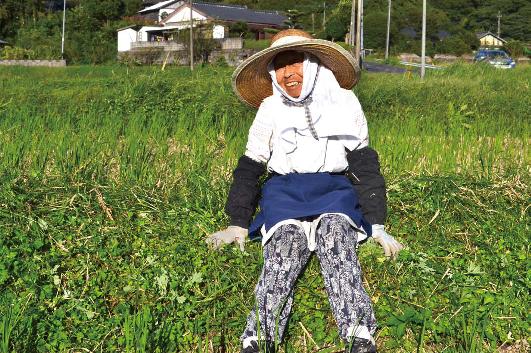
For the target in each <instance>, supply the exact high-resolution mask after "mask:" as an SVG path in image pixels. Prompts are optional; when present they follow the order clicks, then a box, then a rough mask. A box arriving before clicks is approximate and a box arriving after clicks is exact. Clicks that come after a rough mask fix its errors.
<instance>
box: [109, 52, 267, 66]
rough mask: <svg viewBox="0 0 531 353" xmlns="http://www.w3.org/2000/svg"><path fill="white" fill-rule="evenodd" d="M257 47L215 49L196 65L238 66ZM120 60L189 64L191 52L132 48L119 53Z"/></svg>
mask: <svg viewBox="0 0 531 353" xmlns="http://www.w3.org/2000/svg"><path fill="white" fill-rule="evenodd" d="M257 51H258V50H256V49H233V50H219V49H218V50H214V51H212V52H211V53H210V55H209V56H208V59H206V58H201V59H199V60H197V59H196V60H195V64H196V65H201V64H202V63H203V62H208V63H211V64H215V63H221V62H224V63H226V64H227V65H229V66H237V65H238V64H240V63H241V62H242V61H243V60H245V59H247V58H248V57H249V56H251V55H253V54H254V53H256V52H257ZM118 61H120V62H122V63H125V64H133V65H161V64H162V63H163V62H165V61H166V64H168V65H183V66H186V65H189V64H190V54H189V52H188V51H187V50H172V51H163V50H161V49H158V50H157V48H151V49H145V48H144V50H138V49H137V50H131V51H129V52H121V53H118Z"/></svg>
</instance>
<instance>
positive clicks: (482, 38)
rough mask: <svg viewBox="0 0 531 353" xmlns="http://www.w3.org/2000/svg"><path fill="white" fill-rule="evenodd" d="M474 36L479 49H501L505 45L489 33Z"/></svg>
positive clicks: (500, 39)
mask: <svg viewBox="0 0 531 353" xmlns="http://www.w3.org/2000/svg"><path fill="white" fill-rule="evenodd" d="M476 36H477V38H478V39H479V45H480V46H481V47H503V45H504V44H505V43H507V41H506V40H504V39H502V38H500V37H498V36H497V35H495V34H492V33H491V32H480V33H476Z"/></svg>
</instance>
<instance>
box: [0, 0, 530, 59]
mask: <svg viewBox="0 0 531 353" xmlns="http://www.w3.org/2000/svg"><path fill="white" fill-rule="evenodd" d="M205 1H207V2H221V3H227V4H238V5H245V6H248V7H249V8H254V9H266V10H280V11H286V12H288V13H290V14H291V25H293V26H296V27H300V28H303V29H305V30H307V31H309V32H313V33H314V34H315V35H316V36H317V37H320V38H326V39H330V40H344V38H345V34H346V32H347V29H348V26H349V23H350V8H351V4H352V2H351V0H323V1H321V0H305V1H295V0H225V1H208V0H205ZM387 4H388V2H387V0H373V1H366V3H365V9H364V15H365V16H364V47H365V48H371V49H375V50H377V51H378V50H380V51H381V50H382V49H383V48H384V46H385V37H386V24H387ZM143 6H145V5H144V4H143V2H142V0H83V1H81V0H68V1H67V8H68V10H67V28H66V31H67V32H66V39H67V40H66V57H67V59H68V60H69V61H70V62H74V63H101V62H107V61H112V60H114V58H115V52H116V29H117V28H120V27H124V26H127V25H129V24H132V23H135V21H138V19H135V18H134V16H135V15H136V13H137V11H138V10H139V9H141V8H143ZM61 10H62V1H61V0H33V1H22V2H21V1H19V0H3V1H2V2H1V3H0V39H4V40H7V41H8V42H9V43H14V44H15V45H16V46H19V47H23V48H27V49H31V50H32V51H33V52H34V56H36V57H40V58H56V57H58V56H60V36H61V26H62V12H61ZM421 10H422V1H420V0H403V1H400V2H398V1H394V2H393V6H392V18H391V51H392V52H394V53H397V52H403V51H409V52H417V53H420V31H421V15H422V14H421ZM498 12H499V13H500V15H501V27H500V30H501V36H502V37H503V38H504V39H506V40H509V41H519V43H517V45H516V47H521V45H522V44H523V43H529V41H530V40H531V30H530V29H531V23H530V22H531V20H530V19H531V2H529V1H527V0H499V1H495V0H463V1H460V0H446V1H439V2H429V3H428V26H427V31H428V33H427V34H428V43H427V51H428V54H430V55H431V54H434V53H453V54H463V53H466V52H470V51H472V50H474V49H476V48H477V46H478V41H477V38H476V33H477V32H483V31H491V32H493V33H496V32H497V21H498V18H497V16H498ZM95 29H96V30H95Z"/></svg>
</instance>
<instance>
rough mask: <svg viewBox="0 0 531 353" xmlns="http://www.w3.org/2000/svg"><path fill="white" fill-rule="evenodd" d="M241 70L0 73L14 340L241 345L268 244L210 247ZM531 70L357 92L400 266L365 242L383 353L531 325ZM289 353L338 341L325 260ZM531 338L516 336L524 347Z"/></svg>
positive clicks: (443, 76)
mask: <svg viewBox="0 0 531 353" xmlns="http://www.w3.org/2000/svg"><path fill="white" fill-rule="evenodd" d="M230 74H231V69H228V68H215V67H210V68H199V69H197V70H196V71H194V73H193V74H191V73H190V72H189V71H188V70H186V69H185V68H169V69H168V68H167V69H166V71H164V72H161V71H160V68H147V67H144V68H127V67H89V66H84V67H69V68H66V69H54V70H51V69H44V68H40V69H30V68H1V69H0V234H1V236H0V353H7V352H116V351H121V352H175V351H179V352H238V351H239V348H238V345H239V342H238V337H239V335H240V333H241V331H242V329H243V325H244V323H245V316H246V315H247V313H248V311H249V310H250V309H251V308H252V307H253V296H252V292H253V288H254V284H255V282H256V280H257V278H258V274H259V272H260V268H261V262H262V259H261V250H260V245H259V244H256V243H253V244H250V245H249V246H248V247H247V252H246V253H240V252H239V250H237V249H235V248H232V247H227V248H225V249H224V250H223V251H221V252H212V251H209V250H208V248H207V247H206V245H205V244H204V239H205V237H206V236H207V235H208V234H210V233H211V232H214V231H216V230H218V229H220V228H222V227H225V226H226V225H227V217H226V216H225V215H224V212H223V206H224V202H225V199H226V195H227V191H228V186H229V184H230V179H231V172H232V169H233V168H234V166H235V163H236V160H237V158H238V157H239V156H240V155H241V154H242V153H243V151H244V146H245V143H246V135H247V130H248V127H249V126H250V124H251V122H252V119H253V117H254V113H255V112H254V111H253V110H252V109H250V108H247V107H245V106H243V104H242V103H240V102H238V101H237V99H236V98H235V96H234V95H233V93H232V90H231V86H230ZM530 80H531V68H529V67H519V68H517V69H516V70H507V71H499V70H495V69H493V68H490V67H486V66H472V65H465V66H451V67H448V68H446V69H445V70H442V71H440V72H437V73H429V75H428V77H427V79H426V80H425V81H424V82H422V81H420V80H419V79H417V78H407V77H405V76H401V75H388V74H364V76H363V77H362V80H361V83H360V84H359V85H358V86H357V87H356V88H355V90H354V91H355V92H356V94H357V95H358V97H359V99H360V101H361V103H362V106H363V107H364V110H365V113H366V116H367V119H368V122H369V128H370V134H371V144H372V146H373V147H374V148H375V149H377V151H378V152H379V154H380V158H381V162H382V167H383V173H384V175H385V177H386V179H387V184H388V194H389V220H388V230H389V232H390V233H391V234H393V235H394V236H396V237H397V238H398V239H399V240H400V241H402V242H403V243H405V244H406V245H407V249H406V250H404V251H403V252H402V253H401V254H400V256H399V258H398V259H397V260H396V261H395V262H389V261H385V258H384V256H383V252H382V251H381V249H380V248H379V247H378V246H377V245H375V244H374V243H372V242H368V243H366V244H364V245H362V246H361V247H360V249H359V254H360V262H361V265H362V268H363V271H364V277H365V287H366V289H367V290H368V292H369V294H370V296H371V298H372V300H373V303H374V306H375V310H376V316H377V319H378V321H379V325H380V329H379V331H378V336H377V341H378V344H379V348H380V352H384V353H385V352H398V353H409V352H459V353H461V352H463V353H464V352H466V353H473V352H496V351H498V349H499V348H500V347H501V346H502V345H503V347H507V346H512V349H513V350H512V351H511V352H517V351H522V352H525V351H526V350H525V349H526V348H522V347H523V346H524V345H523V342H524V340H526V339H528V338H529V332H530V329H529V306H528V301H529V299H528V297H529V290H530V285H531V275H530V273H531V268H530V262H529V200H530V196H531V195H530V192H529V182H530V151H529V143H530V136H531V134H530V133H531V129H530V116H529V107H530V106H531V98H530V94H529V85H530ZM288 331H289V332H288V336H287V339H286V340H285V342H284V343H283V345H282V351H283V352H339V351H340V349H341V347H343V346H342V343H341V342H340V340H339V339H338V336H337V332H336V327H335V323H334V320H333V318H332V316H331V312H330V308H329V304H328V301H327V298H326V294H325V292H324V287H323V282H322V278H321V277H320V275H319V265H318V263H317V261H316V260H315V258H314V259H313V260H312V261H311V263H310V265H309V266H308V268H307V269H306V272H305V274H304V276H303V277H302V278H301V279H300V281H299V284H298V287H297V292H296V296H295V310H294V312H293V316H292V318H291V321H290V326H289V329H288ZM519 347H520V348H519Z"/></svg>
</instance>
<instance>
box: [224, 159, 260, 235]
mask: <svg viewBox="0 0 531 353" xmlns="http://www.w3.org/2000/svg"><path fill="white" fill-rule="evenodd" d="M265 168H266V167H265V165H263V164H262V163H259V162H256V161H254V160H252V159H251V158H249V157H247V156H242V157H240V159H239V160H238V166H237V167H236V169H234V173H233V174H232V175H233V181H232V185H231V187H230V190H229V196H228V197H227V203H226V205H225V212H226V213H227V215H228V216H229V217H230V224H231V225H233V226H239V227H242V228H248V227H249V224H250V222H251V218H252V217H253V214H254V211H255V210H256V205H257V203H258V196H259V194H260V187H259V185H258V184H259V180H260V177H261V176H262V174H264V172H265Z"/></svg>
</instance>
